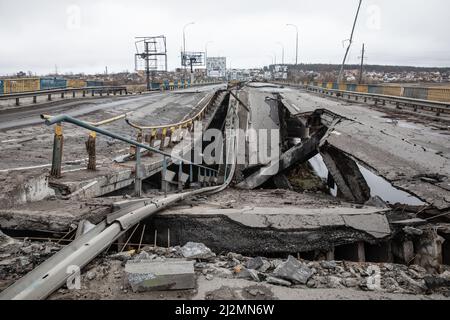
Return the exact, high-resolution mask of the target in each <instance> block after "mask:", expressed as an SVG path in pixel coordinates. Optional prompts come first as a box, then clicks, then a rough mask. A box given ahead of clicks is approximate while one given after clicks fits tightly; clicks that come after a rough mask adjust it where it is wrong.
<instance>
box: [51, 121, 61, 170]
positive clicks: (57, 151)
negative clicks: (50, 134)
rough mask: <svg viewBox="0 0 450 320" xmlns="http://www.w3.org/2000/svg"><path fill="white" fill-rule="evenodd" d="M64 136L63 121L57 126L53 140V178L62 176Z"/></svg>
mask: <svg viewBox="0 0 450 320" xmlns="http://www.w3.org/2000/svg"><path fill="white" fill-rule="evenodd" d="M63 145H64V136H63V129H62V125H61V123H58V124H57V125H56V126H55V136H54V140H53V157H52V170H51V171H50V176H51V177H53V178H61V165H62V154H63Z"/></svg>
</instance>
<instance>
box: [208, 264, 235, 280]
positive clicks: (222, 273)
mask: <svg viewBox="0 0 450 320" xmlns="http://www.w3.org/2000/svg"><path fill="white" fill-rule="evenodd" d="M210 269H211V272H212V274H214V275H215V276H216V277H219V278H223V279H232V278H233V272H232V271H230V270H228V269H225V268H219V267H215V266H212V267H210Z"/></svg>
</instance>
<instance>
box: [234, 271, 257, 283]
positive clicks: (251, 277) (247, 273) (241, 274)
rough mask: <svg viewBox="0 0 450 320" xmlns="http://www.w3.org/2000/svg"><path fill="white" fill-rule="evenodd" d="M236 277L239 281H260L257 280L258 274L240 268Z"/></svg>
mask: <svg viewBox="0 0 450 320" xmlns="http://www.w3.org/2000/svg"><path fill="white" fill-rule="evenodd" d="M237 277H238V278H239V279H248V280H253V281H256V282H260V281H261V279H260V278H259V275H258V272H257V271H256V270H253V269H246V268H242V269H241V271H240V272H239V273H237Z"/></svg>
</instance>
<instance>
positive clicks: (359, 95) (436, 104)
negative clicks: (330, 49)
mask: <svg viewBox="0 0 450 320" xmlns="http://www.w3.org/2000/svg"><path fill="white" fill-rule="evenodd" d="M275 83H277V84H281V85H287V86H292V87H297V88H302V89H305V90H307V91H310V92H317V93H320V94H325V95H329V96H336V97H340V98H346V97H347V98H348V99H349V100H351V99H352V98H353V99H354V100H355V101H359V100H361V101H364V102H365V103H367V102H368V101H372V102H374V104H375V105H379V104H381V105H383V106H385V105H386V103H391V104H393V105H395V106H396V108H397V109H400V108H401V107H402V106H404V107H407V108H411V109H413V110H414V111H415V112H417V111H418V110H419V109H420V110H424V111H430V112H434V113H435V114H436V116H437V117H439V116H441V115H442V114H450V102H441V101H431V100H423V99H415V98H407V97H399V96H391V95H383V94H375V93H365V92H355V91H347V90H338V89H328V88H323V87H319V86H311V85H304V84H296V83H286V82H280V83H278V82H275Z"/></svg>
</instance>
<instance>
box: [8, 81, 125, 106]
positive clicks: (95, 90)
mask: <svg viewBox="0 0 450 320" xmlns="http://www.w3.org/2000/svg"><path fill="white" fill-rule="evenodd" d="M77 92H82V96H83V97H86V95H89V94H90V95H91V96H92V97H94V96H95V94H98V95H99V96H103V94H105V93H106V95H107V96H109V95H110V94H113V95H117V93H119V95H122V94H123V93H125V94H128V91H127V88H126V87H124V86H103V87H85V88H64V89H52V90H39V91H32V92H20V93H9V94H3V95H0V100H11V99H15V100H16V106H20V99H22V98H33V103H37V97H39V96H47V101H52V96H53V95H56V94H60V95H61V98H65V95H66V94H69V93H72V98H75V97H76V93H77Z"/></svg>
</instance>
